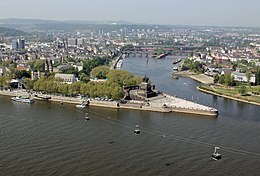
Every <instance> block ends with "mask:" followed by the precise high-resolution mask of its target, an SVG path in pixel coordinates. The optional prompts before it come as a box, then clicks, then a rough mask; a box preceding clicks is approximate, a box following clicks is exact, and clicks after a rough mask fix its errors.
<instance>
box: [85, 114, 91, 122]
mask: <svg viewBox="0 0 260 176" xmlns="http://www.w3.org/2000/svg"><path fill="white" fill-rule="evenodd" d="M87 120H90V118H89V116H88V113H86V114H85V121H87Z"/></svg>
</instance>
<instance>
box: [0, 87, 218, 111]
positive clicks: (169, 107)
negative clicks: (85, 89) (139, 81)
mask: <svg viewBox="0 0 260 176" xmlns="http://www.w3.org/2000/svg"><path fill="white" fill-rule="evenodd" d="M0 95H6V96H17V95H29V94H28V93H27V92H26V91H22V90H19V91H0ZM35 95H37V96H35ZM39 96H40V97H50V99H49V100H48V101H54V102H58V103H61V102H62V103H69V104H81V103H82V102H83V101H85V102H86V101H88V103H89V105H90V106H99V107H106V108H116V109H119V108H121V109H134V110H143V111H155V112H180V113H189V114H200V115H208V116H217V115H218V111H217V109H215V108H212V107H208V106H204V105H201V104H198V103H195V102H192V101H188V100H185V99H181V98H178V97H175V96H171V95H168V94H164V93H162V94H159V95H158V96H156V97H153V98H148V99H147V100H146V101H133V100H131V101H127V102H126V103H120V102H118V101H98V100H95V99H79V98H75V97H63V96H55V95H48V94H44V95H41V94H39V95H38V94H33V95H32V97H33V99H35V100H45V99H42V98H40V97H39ZM45 101H46V100H45Z"/></svg>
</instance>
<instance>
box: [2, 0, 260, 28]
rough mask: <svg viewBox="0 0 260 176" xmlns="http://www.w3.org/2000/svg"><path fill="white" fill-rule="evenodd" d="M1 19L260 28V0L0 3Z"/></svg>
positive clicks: (29, 0)
mask: <svg viewBox="0 0 260 176" xmlns="http://www.w3.org/2000/svg"><path fill="white" fill-rule="evenodd" d="M0 4H1V8H0V18H2V19H4V18H27V19H54V20H99V21H100V20H124V21H130V22H139V23H151V24H172V25H175V24H184V25H221V26H257V27H260V19H259V17H260V0H0Z"/></svg>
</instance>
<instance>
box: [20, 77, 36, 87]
mask: <svg viewBox="0 0 260 176" xmlns="http://www.w3.org/2000/svg"><path fill="white" fill-rule="evenodd" d="M23 84H24V87H25V89H26V90H32V89H33V85H34V81H33V80H32V79H30V78H25V79H24V80H23Z"/></svg>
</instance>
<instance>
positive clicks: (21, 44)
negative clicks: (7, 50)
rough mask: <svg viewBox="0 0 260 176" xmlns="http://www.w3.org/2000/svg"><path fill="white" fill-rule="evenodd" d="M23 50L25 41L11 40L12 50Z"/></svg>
mask: <svg viewBox="0 0 260 176" xmlns="http://www.w3.org/2000/svg"><path fill="white" fill-rule="evenodd" d="M24 48H25V40H24V39H17V40H12V49H14V50H17V49H24Z"/></svg>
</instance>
